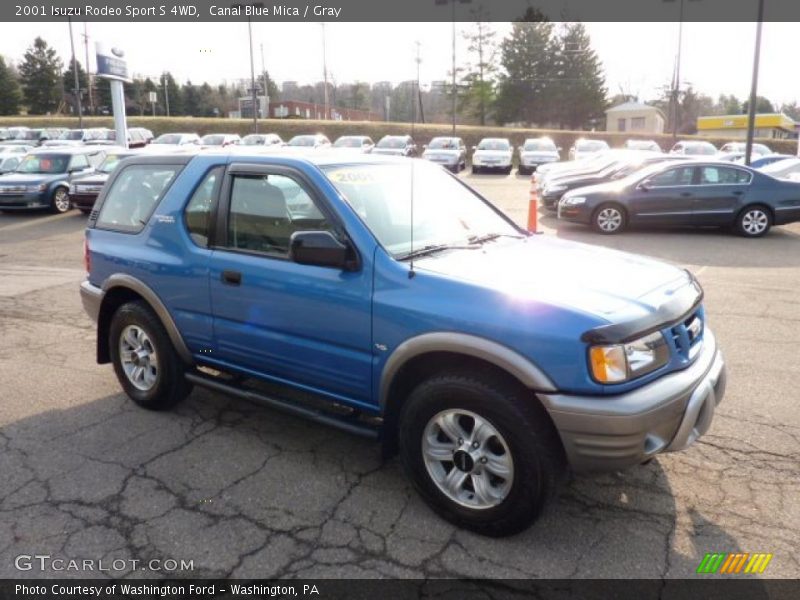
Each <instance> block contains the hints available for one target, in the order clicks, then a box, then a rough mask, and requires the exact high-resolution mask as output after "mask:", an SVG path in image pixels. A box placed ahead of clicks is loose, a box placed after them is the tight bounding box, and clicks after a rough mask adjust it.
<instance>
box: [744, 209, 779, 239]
mask: <svg viewBox="0 0 800 600" xmlns="http://www.w3.org/2000/svg"><path fill="white" fill-rule="evenodd" d="M770 227H772V215H771V214H770V212H769V210H767V209H766V208H765V207H763V206H748V207H747V208H745V209H744V210H742V212H740V213H739V216H738V217H737V218H736V231H737V232H738V233H739V235H742V236H744V237H749V238H755V237H761V236H763V235H766V234H767V232H768V231H769V229H770Z"/></svg>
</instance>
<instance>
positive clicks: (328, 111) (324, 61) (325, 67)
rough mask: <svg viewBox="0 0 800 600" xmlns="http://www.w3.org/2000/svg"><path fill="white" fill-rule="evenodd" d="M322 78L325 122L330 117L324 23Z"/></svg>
mask: <svg viewBox="0 0 800 600" xmlns="http://www.w3.org/2000/svg"><path fill="white" fill-rule="evenodd" d="M322 78H323V80H324V83H325V117H324V119H325V120H326V121H327V120H328V116H329V115H330V105H329V104H328V51H327V46H326V44H325V23H322Z"/></svg>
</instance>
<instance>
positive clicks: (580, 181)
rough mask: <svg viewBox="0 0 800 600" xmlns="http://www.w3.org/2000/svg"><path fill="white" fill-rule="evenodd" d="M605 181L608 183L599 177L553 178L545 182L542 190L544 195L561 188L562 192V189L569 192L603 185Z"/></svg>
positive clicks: (604, 178)
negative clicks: (578, 188)
mask: <svg viewBox="0 0 800 600" xmlns="http://www.w3.org/2000/svg"><path fill="white" fill-rule="evenodd" d="M606 181H608V179H607V178H606V177H600V176H599V175H584V176H579V177H561V178H554V179H551V180H550V181H548V182H547V185H546V186H545V188H544V193H545V194H546V193H547V192H548V191H552V190H553V189H555V188H562V191H563V189H568V190H571V189H574V188H576V187H586V186H592V185H597V184H600V183H605V182H606Z"/></svg>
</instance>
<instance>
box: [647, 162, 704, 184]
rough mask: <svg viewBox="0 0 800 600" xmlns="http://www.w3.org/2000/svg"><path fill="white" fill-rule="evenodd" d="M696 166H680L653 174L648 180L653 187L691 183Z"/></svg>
mask: <svg viewBox="0 0 800 600" xmlns="http://www.w3.org/2000/svg"><path fill="white" fill-rule="evenodd" d="M693 171H694V167H678V168H677V169H669V170H668V171H664V172H663V173H659V174H657V175H653V176H652V177H651V178H650V179H649V180H648V181H647V183H648V185H650V186H651V187H668V186H673V185H691V184H692V176H693V174H694V173H693Z"/></svg>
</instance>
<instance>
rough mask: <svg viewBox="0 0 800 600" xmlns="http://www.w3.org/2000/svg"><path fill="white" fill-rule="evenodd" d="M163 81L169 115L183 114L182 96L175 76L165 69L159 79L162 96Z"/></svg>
mask: <svg viewBox="0 0 800 600" xmlns="http://www.w3.org/2000/svg"><path fill="white" fill-rule="evenodd" d="M164 81H166V83H167V85H166V88H167V94H166V95H167V96H168V98H167V99H168V100H169V114H170V116H173V117H174V116H180V115H183V114H184V112H183V96H182V94H181V88H180V87H178V84H177V83H176V82H175V78H174V77H173V76H172V73H170V72H169V71H167V72H166V73H165V74H164V75H163V77H162V79H161V93H162V98H163V96H164Z"/></svg>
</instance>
